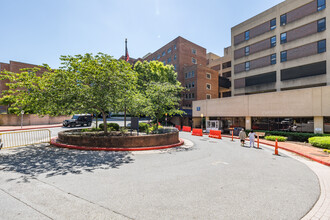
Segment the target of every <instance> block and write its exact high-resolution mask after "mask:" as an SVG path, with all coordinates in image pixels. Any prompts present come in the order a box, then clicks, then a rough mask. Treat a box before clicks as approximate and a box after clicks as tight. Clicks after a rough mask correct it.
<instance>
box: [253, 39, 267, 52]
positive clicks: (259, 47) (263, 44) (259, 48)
mask: <svg viewBox="0 0 330 220" xmlns="http://www.w3.org/2000/svg"><path fill="white" fill-rule="evenodd" d="M269 48H270V39H266V40H263V41H260V42H258V43H255V44H252V45H251V46H250V54H253V53H257V52H260V51H263V50H267V49H269Z"/></svg>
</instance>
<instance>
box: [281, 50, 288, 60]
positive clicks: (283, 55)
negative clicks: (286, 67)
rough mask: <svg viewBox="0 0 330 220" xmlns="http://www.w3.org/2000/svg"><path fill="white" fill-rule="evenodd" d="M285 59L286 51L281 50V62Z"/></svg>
mask: <svg viewBox="0 0 330 220" xmlns="http://www.w3.org/2000/svg"><path fill="white" fill-rule="evenodd" d="M285 61H287V51H282V52H281V62H285Z"/></svg>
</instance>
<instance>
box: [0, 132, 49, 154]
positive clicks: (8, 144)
mask: <svg viewBox="0 0 330 220" xmlns="http://www.w3.org/2000/svg"><path fill="white" fill-rule="evenodd" d="M50 140H51V131H50V130H48V129H38V130H28V131H13V132H5V133H0V149H1V146H2V149H8V148H13V147H21V146H26V145H31V144H40V143H50Z"/></svg>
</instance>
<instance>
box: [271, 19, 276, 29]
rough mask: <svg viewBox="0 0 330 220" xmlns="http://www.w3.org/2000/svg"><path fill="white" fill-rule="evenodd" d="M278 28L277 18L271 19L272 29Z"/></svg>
mask: <svg viewBox="0 0 330 220" xmlns="http://www.w3.org/2000/svg"><path fill="white" fill-rule="evenodd" d="M275 28H276V18H274V19H272V20H270V30H274V29H275Z"/></svg>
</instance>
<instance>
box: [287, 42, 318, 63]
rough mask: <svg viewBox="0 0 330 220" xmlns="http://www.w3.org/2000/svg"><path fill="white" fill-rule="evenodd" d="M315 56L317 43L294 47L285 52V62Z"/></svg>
mask: <svg viewBox="0 0 330 220" xmlns="http://www.w3.org/2000/svg"><path fill="white" fill-rule="evenodd" d="M314 54H317V42H313V43H310V44H306V45H303V46H301V47H296V48H293V49H291V50H288V51H287V60H294V59H298V58H301V57H307V56H310V55H314Z"/></svg>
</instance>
